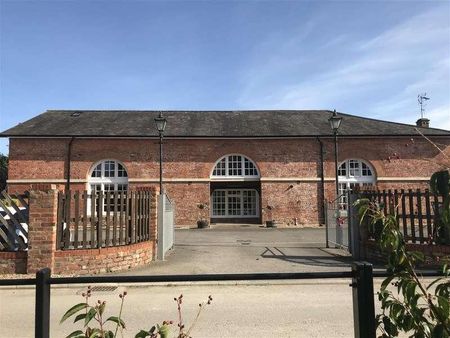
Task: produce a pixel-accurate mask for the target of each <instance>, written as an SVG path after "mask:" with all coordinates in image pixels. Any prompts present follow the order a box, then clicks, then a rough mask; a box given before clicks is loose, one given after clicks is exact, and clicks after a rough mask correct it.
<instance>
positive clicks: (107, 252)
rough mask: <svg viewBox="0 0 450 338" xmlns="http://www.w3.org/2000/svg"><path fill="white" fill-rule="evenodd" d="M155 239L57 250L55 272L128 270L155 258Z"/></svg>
mask: <svg viewBox="0 0 450 338" xmlns="http://www.w3.org/2000/svg"><path fill="white" fill-rule="evenodd" d="M154 248H155V242H154V241H147V242H142V243H137V244H132V245H125V246H117V247H110V248H103V249H85V250H65V251H55V262H54V268H53V271H52V272H53V273H55V274H75V275H83V274H96V273H105V272H113V271H119V270H127V269H131V268H134V267H137V266H141V265H145V264H149V263H150V261H152V259H153V254H154V252H155V251H154Z"/></svg>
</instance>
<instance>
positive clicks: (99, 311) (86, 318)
mask: <svg viewBox="0 0 450 338" xmlns="http://www.w3.org/2000/svg"><path fill="white" fill-rule="evenodd" d="M126 295H127V292H126V291H124V292H123V293H121V294H119V297H120V299H121V303H120V310H119V315H118V316H111V317H109V318H107V319H105V318H104V312H105V308H106V302H105V301H101V300H98V301H97V303H96V304H95V305H90V304H89V298H91V296H92V289H91V287H90V286H88V288H87V291H86V292H85V293H83V294H82V296H83V297H84V299H85V301H84V302H83V303H79V304H76V305H74V306H72V307H71V308H70V309H69V310H67V312H66V313H65V314H64V315H63V317H62V318H61V321H60V323H63V322H64V321H66V320H67V319H69V318H71V317H73V316H75V318H74V323H76V322H82V323H83V330H76V331H73V332H72V333H70V334H69V335H68V336H67V337H66V338H115V337H117V334H118V332H119V333H120V335H121V337H123V330H124V329H125V328H126V326H125V322H124V321H123V319H122V310H123V304H124V300H125V296H126ZM174 300H175V301H176V303H177V310H178V324H177V326H178V333H176V335H175V336H174V337H176V338H192V337H191V336H190V333H191V331H192V329H193V328H194V326H195V324H196V323H197V321H198V319H199V317H200V314H201V312H202V311H203V309H204V308H205V306H206V305H209V304H211V302H212V297H211V296H208V299H207V300H206V301H205V302H203V303H200V304H199V309H198V311H197V315H196V317H195V319H194V321H193V322H192V324H191V326H190V327H189V328H188V329H187V330H186V328H185V324H184V322H183V316H182V306H181V304H182V303H183V295H180V296H179V297H175V298H174ZM91 323H94V324H95V325H94V326H95V327H93V326H92V325H91ZM173 323H174V322H173V321H172V320H165V321H163V322H162V324H156V325H154V326H152V327H151V328H150V329H149V330H140V331H139V332H138V333H137V334H136V335H135V338H169V336H170V332H171V331H170V326H171V325H172V324H173Z"/></svg>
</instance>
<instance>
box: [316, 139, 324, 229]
mask: <svg viewBox="0 0 450 338" xmlns="http://www.w3.org/2000/svg"><path fill="white" fill-rule="evenodd" d="M317 141H318V142H319V152H320V153H319V157H320V186H321V189H320V197H319V198H320V202H321V204H322V208H321V212H320V217H321V219H322V220H323V222H325V174H324V168H323V142H322V140H321V139H320V138H319V137H317Z"/></svg>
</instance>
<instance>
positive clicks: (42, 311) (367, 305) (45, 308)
mask: <svg viewBox="0 0 450 338" xmlns="http://www.w3.org/2000/svg"><path fill="white" fill-rule="evenodd" d="M421 275H422V276H423V277H436V276H440V274H438V273H436V272H424V273H421ZM388 276H390V274H389V273H387V272H373V269H372V265H371V264H369V263H366V262H354V263H353V264H352V268H351V271H341V272H336V271H333V272H298V273H249V274H203V275H160V276H95V277H58V278H53V277H51V271H50V269H49V268H45V269H42V270H39V271H38V272H37V273H36V278H35V279H11V280H0V286H11V285H35V286H36V296H35V297H36V302H35V338H49V337H50V297H51V285H56V284H98V283H167V282H170V283H173V282H204V281H256V280H302V279H334V278H341V279H342V278H348V279H349V280H350V279H351V283H350V284H349V286H350V287H351V288H352V299H353V322H354V332H355V338H375V337H376V323H375V305H374V288H373V278H374V277H388Z"/></svg>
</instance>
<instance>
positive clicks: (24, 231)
mask: <svg viewBox="0 0 450 338" xmlns="http://www.w3.org/2000/svg"><path fill="white" fill-rule="evenodd" d="M27 200H28V196H27V195H14V194H8V193H7V192H6V191H2V192H1V194H0V251H24V250H27V249H28V218H29V217H28V215H29V207H28V201H27Z"/></svg>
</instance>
